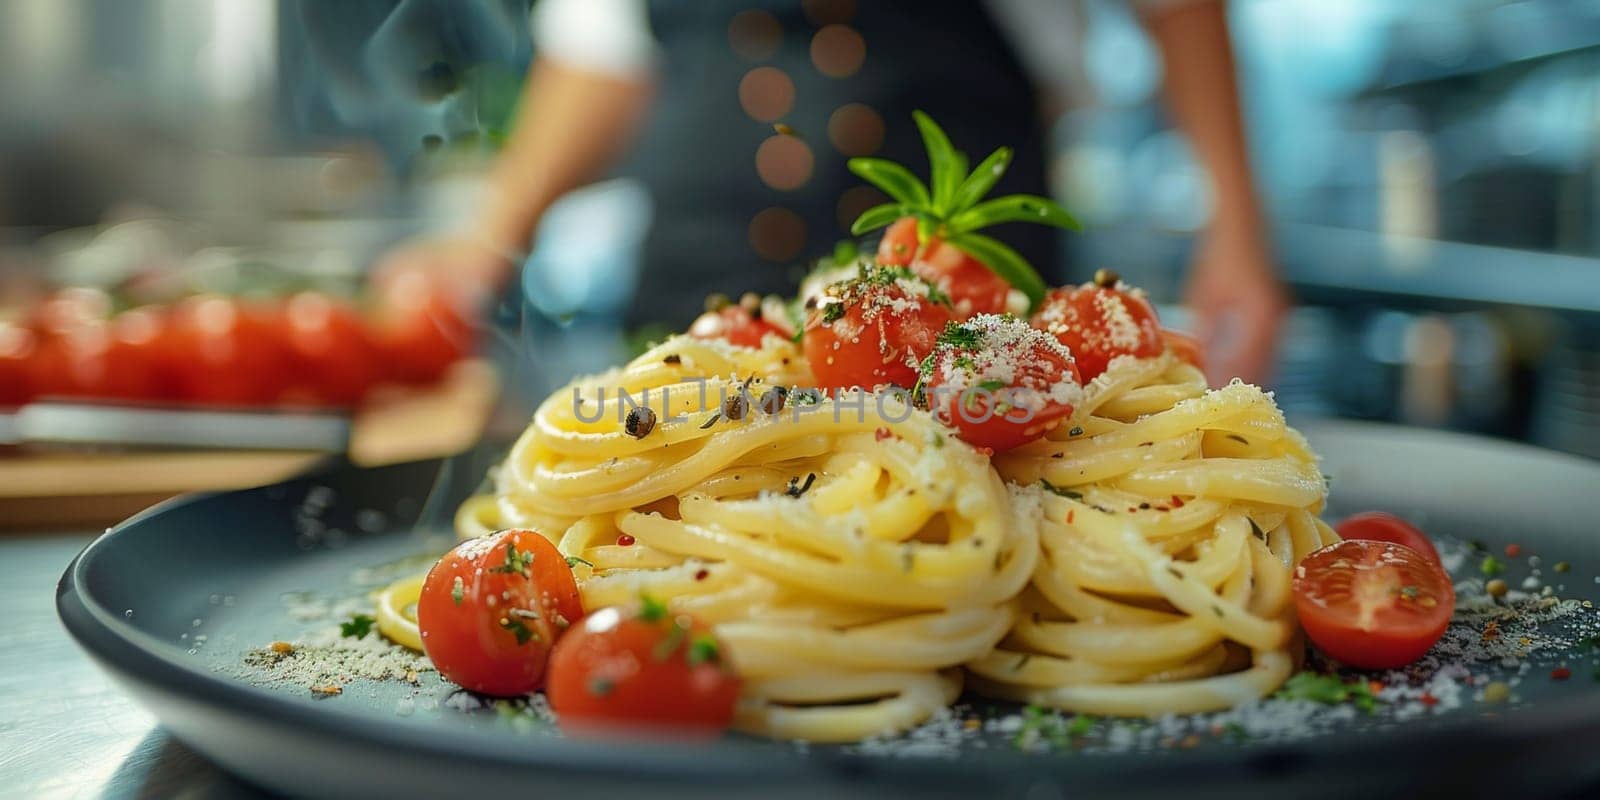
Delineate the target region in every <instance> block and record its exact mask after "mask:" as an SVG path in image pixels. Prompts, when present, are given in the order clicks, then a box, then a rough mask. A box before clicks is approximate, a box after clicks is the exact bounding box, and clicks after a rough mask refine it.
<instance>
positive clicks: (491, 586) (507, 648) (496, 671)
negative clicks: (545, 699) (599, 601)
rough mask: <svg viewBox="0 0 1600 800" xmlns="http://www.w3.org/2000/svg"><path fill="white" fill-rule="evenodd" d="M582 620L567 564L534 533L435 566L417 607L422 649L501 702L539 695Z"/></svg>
mask: <svg viewBox="0 0 1600 800" xmlns="http://www.w3.org/2000/svg"><path fill="white" fill-rule="evenodd" d="M582 616H583V605H582V603H581V602H580V601H579V599H578V584H577V582H576V581H575V580H573V577H572V569H571V568H570V567H568V566H567V561H566V559H565V558H563V557H562V555H561V552H560V551H558V550H556V546H555V545H553V544H551V543H550V540H548V539H546V538H544V537H543V536H540V535H539V534H538V533H535V532H533V531H529V530H510V531H501V532H499V533H496V534H494V535H492V536H485V537H483V538H480V539H469V540H467V541H465V542H462V543H461V544H459V545H457V546H456V548H455V549H454V550H451V551H450V552H448V553H446V554H445V555H444V557H443V558H441V559H439V563H437V564H434V565H433V569H432V570H430V571H429V572H428V577H427V578H426V579H425V580H424V581H423V584H422V595H421V596H420V597H419V598H418V599H417V627H418V629H419V630H420V632H421V634H422V649H423V650H424V651H426V652H427V654H428V658H429V659H432V661H433V665H434V666H435V667H436V668H438V670H439V672H440V674H442V675H444V676H445V677H446V678H449V679H450V680H452V681H454V682H456V683H457V684H460V685H461V687H462V688H464V689H470V690H472V691H474V692H481V693H483V694H489V695H495V696H498V697H511V696H514V695H519V694H527V693H528V692H531V691H533V690H534V689H536V688H538V687H539V686H540V685H541V683H542V682H543V680H544V676H545V668H546V666H547V664H548V661H549V659H550V648H551V647H552V646H553V645H554V644H555V642H556V639H557V638H558V637H560V636H561V635H562V633H563V632H565V631H566V630H567V628H568V626H570V625H572V624H573V623H575V622H577V621H578V620H579V619H580V618H581V617H582Z"/></svg>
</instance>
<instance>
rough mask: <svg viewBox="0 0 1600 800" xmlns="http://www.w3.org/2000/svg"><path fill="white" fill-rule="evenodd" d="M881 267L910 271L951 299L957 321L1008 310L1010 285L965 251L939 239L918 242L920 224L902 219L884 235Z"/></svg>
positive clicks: (932, 238)
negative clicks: (905, 268)
mask: <svg viewBox="0 0 1600 800" xmlns="http://www.w3.org/2000/svg"><path fill="white" fill-rule="evenodd" d="M878 263H879V264H883V265H886V266H893V267H909V268H910V269H911V271H912V272H915V273H917V274H918V275H921V276H922V278H923V279H924V280H926V281H928V282H929V283H931V284H933V285H934V286H935V287H937V288H938V289H939V291H942V292H944V293H945V294H947V295H949V296H950V303H951V306H952V307H953V308H954V310H955V312H956V316H957V317H958V318H966V317H970V316H972V315H973V314H998V313H1000V312H1002V311H1005V310H1006V299H1007V297H1008V296H1009V295H1010V293H1011V284H1009V283H1006V280H1005V279H1004V278H1002V277H1000V276H999V275H996V274H995V273H994V271H993V270H991V269H989V268H988V267H986V266H984V265H983V262H982V261H979V260H978V259H976V258H973V257H972V256H971V255H969V254H968V253H966V252H965V251H963V250H961V249H959V248H957V247H955V246H953V245H950V244H947V243H946V242H944V241H943V240H941V239H939V237H937V236H930V237H928V241H927V242H925V243H919V242H918V241H917V220H916V218H914V217H903V218H901V219H899V220H897V221H896V222H895V223H894V224H893V225H890V226H889V229H888V230H886V231H884V232H883V239H882V241H880V242H879V243H878Z"/></svg>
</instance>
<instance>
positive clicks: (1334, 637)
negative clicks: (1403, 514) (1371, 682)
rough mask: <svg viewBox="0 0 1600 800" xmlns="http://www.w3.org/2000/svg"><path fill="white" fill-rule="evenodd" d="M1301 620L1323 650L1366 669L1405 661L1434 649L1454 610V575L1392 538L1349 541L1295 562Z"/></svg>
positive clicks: (1298, 609) (1419, 656)
mask: <svg viewBox="0 0 1600 800" xmlns="http://www.w3.org/2000/svg"><path fill="white" fill-rule="evenodd" d="M1294 605H1295V611H1296V612H1297V613H1298V615H1299V617H1300V626H1301V627H1302V628H1304V629H1305V632H1306V636H1308V637H1310V638H1311V642H1312V643H1313V644H1315V645H1316V646H1317V648H1318V649H1320V650H1321V651H1322V652H1324V653H1327V654H1328V655H1329V656H1332V657H1333V658H1336V659H1338V660H1339V661H1341V662H1343V663H1345V664H1349V665H1350V666H1353V667H1361V668H1363V669H1392V668H1394V667H1401V666H1405V665H1406V664H1410V663H1411V662H1413V661H1416V660H1417V659H1418V658H1421V657H1422V655H1423V654H1424V653H1426V652H1428V648H1430V647H1433V644H1434V642H1437V641H1439V637H1441V636H1443V635H1444V631H1445V627H1446V626H1448V625H1449V624H1450V615H1451V614H1453V613H1455V607H1456V595H1455V588H1454V587H1453V586H1451V584H1450V578H1449V576H1447V575H1445V573H1444V570H1443V569H1442V568H1440V567H1439V565H1437V564H1435V563H1434V562H1432V561H1430V560H1429V559H1428V557H1427V556H1426V555H1423V554H1422V553H1419V552H1417V551H1416V550H1412V549H1411V548H1409V547H1405V546H1403V545H1398V544H1394V543H1392V542H1374V541H1366V540H1362V539H1349V540H1346V541H1343V542H1339V543H1337V544H1333V545H1329V546H1327V547H1324V548H1322V549H1321V550H1318V551H1316V552H1314V553H1312V554H1311V555H1308V556H1306V557H1305V560H1303V561H1301V562H1300V565H1299V566H1298V567H1296V568H1295V576H1294Z"/></svg>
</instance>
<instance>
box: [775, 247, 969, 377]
mask: <svg viewBox="0 0 1600 800" xmlns="http://www.w3.org/2000/svg"><path fill="white" fill-rule="evenodd" d="M952 319H954V315H953V312H952V311H951V309H950V302H949V298H947V297H945V296H944V294H943V293H941V292H939V291H938V290H937V289H934V288H933V287H932V286H929V285H928V283H927V282H926V281H924V280H922V279H921V278H918V277H917V276H915V275H913V274H912V273H910V272H908V271H907V270H905V269H903V268H898V267H877V266H863V267H862V268H861V271H860V273H859V274H858V275H857V276H856V277H855V278H852V279H850V280H848V281H842V282H839V283H835V284H832V285H830V286H829V287H828V288H827V289H826V290H825V291H824V292H823V294H822V296H821V297H819V298H818V299H817V301H816V303H815V304H814V305H813V307H812V308H811V309H810V310H809V312H808V316H807V318H806V328H805V337H804V339H803V342H804V347H805V353H806V361H807V363H809V364H810V365H811V374H812V375H813V376H815V377H816V379H817V385H818V386H821V387H822V388H825V389H848V388H850V387H852V386H859V387H862V388H864V389H870V388H873V387H876V386H879V385H882V384H891V383H892V384H895V385H898V386H902V387H907V388H909V387H911V386H913V385H914V384H915V383H916V381H917V364H918V363H919V362H920V361H921V360H922V359H923V358H924V357H926V356H927V355H928V354H929V353H931V352H933V346H934V340H935V338H936V337H937V336H938V335H939V331H942V330H944V326H945V323H947V322H949V321H951V320H952Z"/></svg>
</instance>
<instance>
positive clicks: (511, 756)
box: [56, 421, 1600, 787]
mask: <svg viewBox="0 0 1600 800" xmlns="http://www.w3.org/2000/svg"><path fill="white" fill-rule="evenodd" d="M1330 424H1331V425H1333V426H1335V427H1337V426H1351V427H1360V428H1366V429H1377V430H1381V429H1392V428H1396V427H1398V426H1387V425H1380V424H1374V423H1365V422H1356V423H1348V422H1344V421H1332V422H1330V423H1327V424H1323V425H1315V424H1313V425H1308V426H1306V427H1307V428H1310V429H1317V428H1319V427H1320V428H1323V429H1327V428H1328V426H1329V425H1330ZM1404 430H1406V431H1408V432H1417V433H1423V434H1426V435H1428V436H1439V437H1443V438H1448V439H1452V440H1457V441H1458V443H1461V444H1466V443H1478V444H1480V445H1487V446H1490V447H1493V448H1495V449H1509V450H1516V451H1522V452H1521V453H1520V455H1524V456H1536V457H1540V458H1545V459H1559V460H1562V461H1568V462H1569V463H1571V464H1573V465H1575V466H1581V467H1582V468H1584V469H1585V470H1589V471H1594V472H1597V473H1600V463H1596V462H1590V461H1588V460H1587V459H1581V458H1577V457H1573V456H1568V455H1566V454H1561V453H1556V452H1553V451H1548V450H1544V449H1542V448H1538V447H1533V446H1529V445H1523V444H1520V443H1513V442H1505V441H1499V440H1491V439H1484V438H1482V437H1474V436H1467V435H1463V434H1457V433H1448V432H1440V431H1421V430H1417V429H1410V428H1406V429H1404ZM448 460H449V459H425V460H423V461H418V462H407V464H408V465H410V466H413V467H414V466H416V465H418V464H421V463H424V462H432V463H435V464H437V465H438V466H440V467H441V468H442V467H443V465H444V464H445V463H447V462H448ZM396 466H404V465H396ZM385 468H387V467H382V468H379V469H385ZM340 469H361V468H359V467H355V466H354V465H351V464H349V463H348V462H342V460H338V459H334V460H331V461H330V462H324V463H322V464H319V465H318V468H315V469H311V470H308V471H307V472H305V473H302V474H301V475H298V476H295V477H292V478H289V479H286V480H284V481H280V482H277V483H274V484H269V485H267V486H263V487H256V488H253V489H244V490H234V491H208V492H199V493H193V494H187V495H183V496H180V497H176V498H172V499H170V500H167V501H164V502H161V503H158V504H156V505H154V506H152V507H150V508H148V509H145V510H144V511H141V512H139V513H138V514H135V515H133V516H132V517H130V518H128V519H127V520H125V521H123V522H121V523H119V524H117V525H115V526H112V527H111V528H108V529H107V530H106V531H105V532H104V533H102V534H101V535H99V536H97V537H95V539H94V540H93V541H92V542H90V543H89V544H88V545H87V546H86V547H85V548H84V549H83V550H82V551H81V552H80V553H79V554H78V555H77V556H75V557H74V558H73V560H72V561H71V563H70V564H68V566H67V568H66V569H65V571H64V572H63V574H62V576H61V579H60V581H59V583H58V585H57V590H56V607H57V613H58V616H59V617H60V619H61V621H62V623H63V625H64V627H65V628H66V629H67V631H68V633H69V634H71V636H72V638H73V639H74V640H75V641H76V642H77V644H78V645H79V646H80V647H82V648H84V650H86V651H87V652H89V654H90V655H92V656H93V657H94V660H95V661H96V662H97V663H98V664H99V665H100V666H101V668H103V669H105V670H107V671H108V672H111V673H112V674H113V675H114V676H116V677H119V678H122V679H125V680H129V681H131V682H134V683H136V684H143V685H149V686H151V687H153V688H155V689H157V690H159V691H165V692H171V693H175V694H178V695H182V696H185V697H186V698H187V699H189V700H192V701H196V702H199V703H201V704H203V705H205V706H206V707H207V708H208V709H209V710H212V711H215V712H218V713H221V714H223V715H225V716H229V717H234V718H236V719H237V718H240V717H241V716H242V717H243V718H244V719H243V720H241V721H245V722H249V723H251V724H261V723H268V724H278V725H287V726H290V727H295V728H301V729H306V730H308V731H309V732H313V733H316V734H318V735H321V736H332V737H348V738H353V739H359V740H362V741H363V742H364V743H366V744H369V745H375V746H378V747H383V748H386V749H390V750H394V751H396V752H397V754H399V755H410V754H416V755H419V756H421V757H424V758H430V759H432V758H448V759H450V760H451V761H452V762H456V763H461V764H463V765H480V766H489V767H496V768H509V769H521V770H526V769H532V768H556V769H559V770H561V771H562V772H563V773H566V774H568V775H569V776H570V777H574V778H585V777H596V778H598V777H615V776H616V774H617V773H618V771H619V769H621V770H625V771H626V773H627V774H628V775H629V776H630V777H632V778H634V779H639V780H694V781H701V782H705V781H760V782H771V781H777V780H786V779H794V780H803V781H817V780H819V779H831V780H842V779H843V780H849V779H863V778H864V779H870V780H875V781H884V780H887V781H891V782H895V783H896V784H897V785H901V786H907V787H910V786H914V785H932V784H934V783H936V782H938V783H946V782H948V781H950V780H952V779H956V780H961V781H963V782H982V781H985V780H986V779H991V778H993V777H995V776H996V775H1004V776H1005V779H1006V780H1007V781H1023V782H1024V783H1026V781H1027V780H1028V779H1030V778H1071V779H1072V780H1073V781H1075V782H1082V783H1084V784H1087V785H1089V786H1094V785H1096V784H1097V782H1104V781H1105V780H1106V779H1107V778H1110V779H1112V780H1113V781H1115V780H1117V779H1119V778H1120V779H1121V780H1123V781H1129V780H1131V779H1133V778H1134V777H1135V776H1139V777H1138V778H1137V783H1139V784H1143V785H1145V786H1159V785H1162V784H1166V783H1169V782H1171V781H1172V780H1174V779H1185V778H1186V779H1188V780H1191V781H1192V780H1193V779H1194V775H1195V773H1194V772H1192V771H1191V770H1194V769H1201V770H1204V773H1202V774H1204V775H1206V776H1207V778H1208V779H1210V778H1212V777H1217V778H1227V777H1230V776H1231V777H1233V778H1239V777H1249V776H1259V775H1262V774H1275V773H1276V771H1277V770H1281V768H1282V765H1283V764H1285V763H1288V764H1292V765H1298V766H1300V767H1308V766H1309V767H1311V768H1313V769H1314V768H1317V767H1319V766H1320V767H1323V768H1326V767H1329V766H1333V765H1335V764H1336V763H1337V762H1338V760H1339V759H1342V758H1349V757H1357V758H1365V759H1368V760H1369V763H1370V760H1371V759H1373V758H1378V759H1380V760H1382V761H1383V762H1387V763H1388V765H1389V766H1391V767H1400V768H1401V769H1402V770H1403V771H1404V772H1406V773H1409V772H1411V768H1416V769H1419V770H1420V769H1424V768H1422V767H1417V766H1416V763H1415V762H1416V757H1417V756H1430V754H1437V755H1441V756H1444V757H1445V758H1446V759H1449V760H1450V761H1455V760H1456V759H1460V758H1461V757H1462V755H1463V754H1465V753H1476V752H1482V753H1485V754H1492V753H1497V754H1499V755H1500V761H1499V763H1502V764H1503V763H1506V762H1507V761H1510V760H1512V759H1514V758H1515V755H1516V754H1517V753H1521V752H1524V751H1527V750H1528V749H1530V748H1538V747H1542V746H1548V745H1553V744H1557V743H1560V742H1563V741H1565V740H1567V739H1568V738H1569V737H1574V736H1575V735H1583V734H1589V735H1593V734H1597V733H1600V684H1596V686H1595V688H1593V689H1588V688H1586V689H1585V690H1584V691H1582V692H1581V693H1579V694H1576V695H1575V696H1574V697H1572V698H1569V699H1567V700H1566V701H1564V702H1562V703H1559V704H1550V705H1546V706H1539V707H1530V706H1519V707H1513V708H1510V709H1508V710H1507V712H1506V713H1504V714H1502V715H1501V716H1500V717H1499V718H1497V719H1496V720H1495V724H1493V725H1490V726H1485V725H1483V724H1482V722H1483V721H1482V720H1481V719H1480V718H1479V717H1477V716H1475V715H1468V714H1457V715H1449V716H1445V717H1432V718H1429V725H1428V727H1427V728H1426V729H1425V730H1423V731H1422V733H1423V734H1424V735H1421V736H1418V735H1417V734H1418V728H1417V726H1415V725H1406V724H1398V725H1394V726H1392V727H1386V728H1383V729H1376V730H1368V731H1363V732H1362V734H1361V735H1359V736H1350V735H1338V734H1334V735H1331V736H1311V737H1306V738H1304V739H1297V740H1292V741H1286V742H1265V743H1257V744H1251V745H1245V746H1243V747H1240V748H1237V749H1235V750H1233V751H1231V752H1232V755H1230V756H1224V757H1218V756H1217V755H1216V754H1217V752H1219V751H1217V750H1215V749H1210V748H1202V749H1197V750H1195V751H1182V750H1174V751H1166V752H1163V753H1161V754H1159V755H1161V756H1162V757H1161V758H1149V757H1148V756H1149V755H1150V754H1148V753H1143V752H1133V751H1130V752H1128V753H1117V754H1094V755H1090V756H1085V757H1073V756H1071V755H1060V754H1047V755H1041V754H1032V753H1022V752H1007V751H1006V750H1003V749H998V748H991V749H989V750H986V751H984V752H983V754H982V757H981V758H973V757H969V756H968V754H966V753H963V754H961V755H958V756H956V757H954V758H944V757H933V758H894V757H880V756H874V755H870V754H849V753H840V752H829V751H815V752H811V753H801V752H800V751H799V750H797V749H787V748H774V747H772V746H771V745H770V744H767V743H762V742H757V741H755V740H750V741H742V740H739V739H736V738H722V739H717V740H713V741H712V742H711V743H709V746H706V745H686V744H682V743H677V742H667V741H662V740H659V739H658V740H651V741H634V740H629V741H626V742H622V741H609V740H608V741H596V740H584V739H569V738H564V737H551V738H548V739H545V738H541V739H538V740H536V741H537V743H536V744H530V743H531V742H533V741H534V740H530V739H528V738H527V737H511V736H507V737H491V736H470V737H446V736H439V735H438V734H437V732H434V731H428V730H426V729H423V728H421V727H420V726H411V725H394V726H384V725H379V724H375V721H374V719H373V718H371V717H370V716H368V715H363V714H358V713H350V712H343V711H340V712H334V713H328V712H327V711H323V710H319V709H318V708H316V707H315V706H309V705H306V704H304V703H302V702H298V701H296V700H295V699H293V698H290V697H288V696H287V695H285V694H284V693H282V692H281V691H274V690H272V689H270V688H267V687H260V686H254V685H251V684H249V683H246V682H243V681H240V680H238V679H237V678H234V677H232V676H231V675H227V674H225V673H217V672H215V671H213V670H208V669H201V668H199V667H197V666H196V665H193V664H189V663H186V662H184V661H183V660H182V659H180V658H178V657H176V656H175V655H174V654H171V653H168V652H166V651H167V650H169V649H170V648H169V647H168V644H170V643H166V642H164V641H162V640H160V639H159V638H157V637H155V636H153V635H151V634H148V633H145V632H143V631H141V630H139V629H138V628H135V627H133V626H132V625H130V624H128V623H127V622H126V621H125V620H123V619H122V617H121V616H119V615H118V614H117V613H115V612H114V610H113V609H110V608H109V607H107V606H106V605H105V604H104V603H103V602H101V601H100V600H99V598H96V597H94V596H93V592H92V589H91V588H90V586H91V585H90V583H89V581H88V577H87V573H88V570H89V567H90V565H91V564H92V563H94V560H95V559H96V558H97V557H98V555H99V553H100V552H101V551H103V550H104V549H105V548H106V547H108V546H109V543H110V542H112V541H114V540H116V539H117V538H118V537H127V536H132V535H136V531H137V529H138V526H140V525H142V524H146V523H148V522H150V521H151V520H153V519H155V518H156V517H159V516H161V515H164V514H166V513H169V512H171V511H174V510H176V509H179V508H182V507H184V506H187V505H190V504H194V503H199V502H202V501H206V500H211V499H216V498H218V497H225V496H227V495H233V494H239V493H244V492H255V491H262V490H264V489H269V488H271V487H276V486H283V485H287V484H292V483H295V482H298V481H306V480H314V479H316V478H317V477H318V476H319V475H324V474H327V473H328V472H330V471H337V470H340ZM151 710H152V712H153V713H154V714H155V715H156V716H157V717H158V719H161V718H164V715H163V713H162V709H160V708H152V709H151ZM198 749H201V750H202V751H204V750H205V749H206V748H205V747H204V746H202V747H200V748H198ZM1397 755H1398V756H1399V757H1398V758H1396V756H1397ZM619 756H625V758H619ZM1397 761H1409V762H1412V764H1411V767H1410V768H1408V767H1407V765H1405V764H1398V763H1395V762H1397ZM1469 761H1470V760H1469ZM1134 762H1138V769H1137V770H1135V771H1128V770H1126V767H1127V766H1128V765H1129V764H1132V763H1134ZM619 764H620V765H621V766H620V767H619ZM1458 766H1459V764H1458ZM1395 774H1403V773H1400V772H1397V773H1395ZM991 785H992V784H991ZM1107 785H1108V786H1114V785H1115V783H1107Z"/></svg>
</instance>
